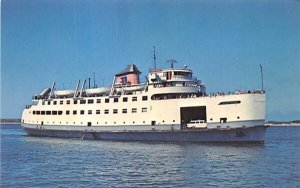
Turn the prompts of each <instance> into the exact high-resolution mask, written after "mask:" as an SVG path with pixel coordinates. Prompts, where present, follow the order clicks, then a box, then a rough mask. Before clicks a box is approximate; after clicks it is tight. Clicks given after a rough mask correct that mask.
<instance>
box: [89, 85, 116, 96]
mask: <svg viewBox="0 0 300 188" xmlns="http://www.w3.org/2000/svg"><path fill="white" fill-rule="evenodd" d="M110 90H111V87H99V88H93V89H86V90H85V94H86V95H87V96H95V95H104V94H109V92H110Z"/></svg>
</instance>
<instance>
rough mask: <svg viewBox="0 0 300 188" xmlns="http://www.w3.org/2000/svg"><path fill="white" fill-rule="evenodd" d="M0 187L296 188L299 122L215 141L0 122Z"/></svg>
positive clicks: (298, 181) (299, 168) (299, 171)
mask: <svg viewBox="0 0 300 188" xmlns="http://www.w3.org/2000/svg"><path fill="white" fill-rule="evenodd" d="M1 187H300V127H270V128H269V129H268V130H267V133H266V142H265V144H260V145H236V144H235V145H228V144H227V145H216V144H195V143H181V144H177V143H145V142H112V141H88V140H78V139H58V138H38V137H30V136H26V134H25V132H24V131H23V130H22V128H21V127H20V126H18V125H1Z"/></svg>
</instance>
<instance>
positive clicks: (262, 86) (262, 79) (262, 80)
mask: <svg viewBox="0 0 300 188" xmlns="http://www.w3.org/2000/svg"><path fill="white" fill-rule="evenodd" d="M259 66H260V75H261V89H262V91H264V75H263V69H262V65H261V64H259Z"/></svg>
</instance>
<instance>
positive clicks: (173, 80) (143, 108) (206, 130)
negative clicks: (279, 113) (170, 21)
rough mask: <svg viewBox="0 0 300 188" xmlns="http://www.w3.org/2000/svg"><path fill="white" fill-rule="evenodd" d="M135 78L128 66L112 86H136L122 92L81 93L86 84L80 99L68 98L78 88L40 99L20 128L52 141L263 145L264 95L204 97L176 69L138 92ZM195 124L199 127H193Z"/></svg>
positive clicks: (97, 90) (28, 110)
mask: <svg viewBox="0 0 300 188" xmlns="http://www.w3.org/2000/svg"><path fill="white" fill-rule="evenodd" d="M126 71H129V73H128V77H126V75H127V72H126ZM139 73H140V72H139V71H138V70H137V68H136V67H134V66H131V68H129V69H128V70H127V69H126V70H125V71H122V72H121V73H119V74H117V75H116V77H115V79H114V82H115V80H117V81H118V82H126V81H127V85H130V83H135V84H131V86H132V87H127V90H126V89H124V88H123V90H122V92H118V91H117V89H119V88H120V83H117V84H115V83H113V84H112V88H111V89H109V88H106V89H104V88H95V89H86V90H85V91H84V84H85V82H84V83H83V85H82V87H81V88H82V89H81V92H80V96H79V97H77V95H76V96H71V95H72V94H73V93H74V92H76V93H78V92H79V91H78V86H79V84H78V85H77V89H76V91H73V90H65V91H68V92H61V93H57V92H56V93H55V94H56V97H53V96H51V94H49V96H47V95H46V94H44V95H40V97H37V98H36V99H35V100H34V101H33V104H32V105H30V106H27V108H26V109H25V110H24V111H23V114H22V126H23V127H24V128H25V130H26V131H27V132H28V134H29V135H34V136H51V137H52V136H53V137H76V138H89V139H90V138H92V139H116V140H146V141H203V142H206V141H218V142H222V141H224V142H227V141H239V142H241V141H245V142H250V141H253V142H262V141H263V140H264V133H265V126H264V123H265V93H264V92H262V91H257V90H256V91H247V92H237V93H229V94H227V95H225V94H224V93H218V94H211V95H206V94H205V87H203V85H201V87H198V83H200V82H199V81H197V80H196V79H195V78H194V77H193V76H192V72H191V70H189V69H174V68H171V69H165V70H159V72H158V71H157V70H156V71H155V72H150V74H149V77H148V78H150V79H149V82H148V83H147V84H140V86H142V87H143V88H137V87H136V86H137V85H136V84H138V82H139V81H138V80H137V78H138V74H139ZM182 78H184V79H182ZM78 83H79V82H78ZM122 84H123V83H122ZM201 84H202V83H201ZM125 85H126V84H125ZM53 88H54V84H53V87H52V89H51V90H53ZM128 88H130V90H128ZM71 91H72V92H71ZM109 91H110V92H109ZM47 92H48V93H49V89H47ZM102 93H103V94H104V95H102ZM59 94H60V95H59ZM99 94H101V96H99ZM57 96H62V97H57ZM68 96H70V97H68ZM194 122H201V124H197V125H195V126H192V124H193V123H194Z"/></svg>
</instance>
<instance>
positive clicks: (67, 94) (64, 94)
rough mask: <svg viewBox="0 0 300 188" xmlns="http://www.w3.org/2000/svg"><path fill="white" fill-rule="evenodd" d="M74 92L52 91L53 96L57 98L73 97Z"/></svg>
mask: <svg viewBox="0 0 300 188" xmlns="http://www.w3.org/2000/svg"><path fill="white" fill-rule="evenodd" d="M74 93H75V91H74V90H57V91H54V95H56V96H57V97H72V96H73V95H74Z"/></svg>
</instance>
